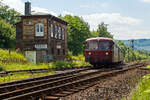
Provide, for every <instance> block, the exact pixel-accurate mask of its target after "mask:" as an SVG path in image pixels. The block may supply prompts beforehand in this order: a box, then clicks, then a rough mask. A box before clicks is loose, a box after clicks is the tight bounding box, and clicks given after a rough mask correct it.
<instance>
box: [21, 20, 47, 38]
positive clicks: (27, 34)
mask: <svg viewBox="0 0 150 100" xmlns="http://www.w3.org/2000/svg"><path fill="white" fill-rule="evenodd" d="M38 23H41V24H44V37H42V38H44V39H47V18H40V17H37V18H35V17H31V18H24V19H23V39H28V40H29V39H32V40H33V39H35V38H37V37H35V25H36V24H38Z"/></svg>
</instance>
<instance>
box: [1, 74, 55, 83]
mask: <svg viewBox="0 0 150 100" xmlns="http://www.w3.org/2000/svg"><path fill="white" fill-rule="evenodd" d="M54 73H55V72H54V71H51V72H45V73H17V74H13V75H8V76H5V77H0V83H4V82H11V81H15V80H20V79H25V78H34V77H40V76H46V75H51V74H54Z"/></svg>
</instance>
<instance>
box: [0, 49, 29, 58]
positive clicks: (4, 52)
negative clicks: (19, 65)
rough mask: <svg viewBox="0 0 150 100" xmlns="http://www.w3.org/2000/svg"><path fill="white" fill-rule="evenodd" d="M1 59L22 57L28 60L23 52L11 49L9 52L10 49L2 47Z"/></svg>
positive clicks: (0, 50)
mask: <svg viewBox="0 0 150 100" xmlns="http://www.w3.org/2000/svg"><path fill="white" fill-rule="evenodd" d="M0 59H1V60H2V59H21V60H26V58H25V57H24V55H23V54H21V53H16V52H15V51H11V52H10V53H9V50H3V49H0Z"/></svg>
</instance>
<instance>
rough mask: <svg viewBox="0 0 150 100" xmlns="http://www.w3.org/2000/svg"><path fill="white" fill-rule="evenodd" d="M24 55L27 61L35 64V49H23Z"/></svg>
mask: <svg viewBox="0 0 150 100" xmlns="http://www.w3.org/2000/svg"><path fill="white" fill-rule="evenodd" d="M25 57H26V58H27V60H28V61H29V62H33V63H34V64H36V51H25Z"/></svg>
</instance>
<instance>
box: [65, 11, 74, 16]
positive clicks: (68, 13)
mask: <svg viewBox="0 0 150 100" xmlns="http://www.w3.org/2000/svg"><path fill="white" fill-rule="evenodd" d="M62 14H63V15H72V16H74V13H71V12H68V11H63V13H62Z"/></svg>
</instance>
